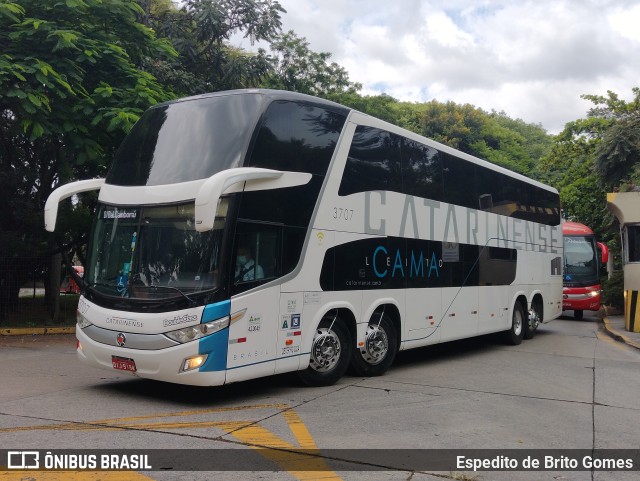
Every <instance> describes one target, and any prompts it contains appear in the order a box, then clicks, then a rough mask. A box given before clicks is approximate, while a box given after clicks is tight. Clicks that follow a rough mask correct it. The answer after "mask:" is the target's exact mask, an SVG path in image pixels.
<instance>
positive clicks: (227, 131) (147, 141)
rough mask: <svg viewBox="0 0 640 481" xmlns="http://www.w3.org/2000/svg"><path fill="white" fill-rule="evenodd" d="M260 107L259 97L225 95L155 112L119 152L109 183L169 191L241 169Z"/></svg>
mask: <svg viewBox="0 0 640 481" xmlns="http://www.w3.org/2000/svg"><path fill="white" fill-rule="evenodd" d="M260 103H261V97H260V96H259V95H219V96H213V97H201V98H197V99H192V100H187V101H184V102H175V103H170V104H166V105H162V106H159V107H156V108H152V109H149V110H148V111H146V112H145V113H144V115H143V116H142V117H141V118H140V120H139V121H138V122H137V123H136V125H135V126H134V127H133V129H132V130H131V132H130V133H129V135H128V136H127V137H126V138H125V139H124V141H123V142H122V145H121V146H120V148H119V149H118V152H117V153H116V155H115V159H114V162H113V166H112V167H111V170H110V171H109V174H108V175H107V183H109V184H116V185H124V186H143V185H147V186H152V185H165V184H173V183H178V182H187V181H191V180H198V179H205V178H208V177H211V176H212V175H213V174H215V173H217V172H220V171H222V170H225V169H230V168H233V167H239V166H240V165H241V163H242V157H243V155H244V152H245V149H246V148H247V145H248V143H249V138H250V136H251V134H252V132H253V130H254V128H255V124H256V122H257V117H258V115H259V110H260Z"/></svg>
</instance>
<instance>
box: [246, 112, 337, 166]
mask: <svg viewBox="0 0 640 481" xmlns="http://www.w3.org/2000/svg"><path fill="white" fill-rule="evenodd" d="M345 119H346V115H345V114H344V113H342V112H333V111H330V110H327V109H325V108H321V107H317V106H313V105H310V104H306V103H302V102H291V101H275V102H273V103H272V104H271V105H270V106H269V107H268V108H267V111H266V112H265V114H264V116H263V119H262V122H261V126H260V128H259V130H258V133H257V136H256V139H255V142H254V145H253V150H252V152H251V155H250V157H249V159H248V161H247V163H246V165H247V166H249V167H263V168H266V169H275V170H289V171H295V172H309V173H312V174H317V175H326V173H327V169H328V167H329V162H330V161H331V157H332V156H333V151H334V150H335V147H336V144H337V142H338V138H339V136H340V133H341V132H342V127H343V126H344V122H345Z"/></svg>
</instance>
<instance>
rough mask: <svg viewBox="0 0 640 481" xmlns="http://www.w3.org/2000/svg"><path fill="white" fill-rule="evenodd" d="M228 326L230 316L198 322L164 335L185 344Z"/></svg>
mask: <svg viewBox="0 0 640 481" xmlns="http://www.w3.org/2000/svg"><path fill="white" fill-rule="evenodd" d="M226 327H229V318H228V317H224V318H222V319H217V320H215V321H211V322H207V323H205V324H198V325H197V326H190V327H185V328H182V329H178V330H177V331H171V332H165V333H164V335H165V336H167V337H168V338H169V339H172V340H174V341H177V342H179V343H181V344H184V343H185V342H191V341H195V340H197V339H202V338H203V337H207V336H210V335H211V334H214V333H216V332H218V331H221V330H222V329H224V328H226Z"/></svg>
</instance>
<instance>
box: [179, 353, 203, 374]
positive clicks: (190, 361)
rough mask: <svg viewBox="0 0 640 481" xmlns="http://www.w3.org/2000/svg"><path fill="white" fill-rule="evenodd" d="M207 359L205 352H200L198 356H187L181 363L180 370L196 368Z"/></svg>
mask: <svg viewBox="0 0 640 481" xmlns="http://www.w3.org/2000/svg"><path fill="white" fill-rule="evenodd" d="M206 360H207V355H206V354H201V355H199V356H194V357H189V358H187V359H185V360H184V362H183V363H182V368H180V371H181V372H184V371H191V370H192V369H197V368H199V367H200V366H202V365H203V364H204V362H205V361H206Z"/></svg>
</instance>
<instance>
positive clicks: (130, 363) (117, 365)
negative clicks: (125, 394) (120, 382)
mask: <svg viewBox="0 0 640 481" xmlns="http://www.w3.org/2000/svg"><path fill="white" fill-rule="evenodd" d="M111 365H112V366H113V368H114V369H118V370H120V371H130V372H136V362H135V361H134V360H133V359H129V358H126V357H118V356H111Z"/></svg>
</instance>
